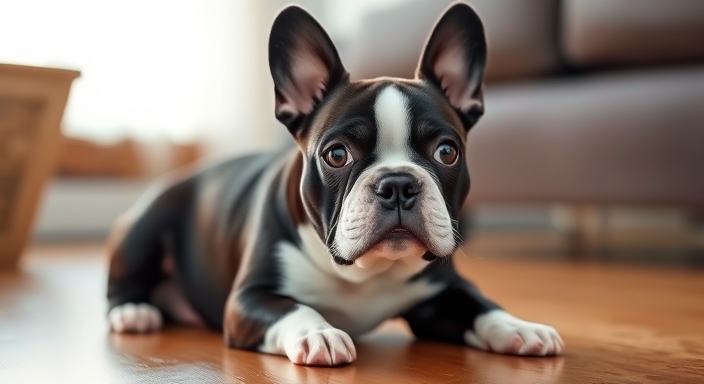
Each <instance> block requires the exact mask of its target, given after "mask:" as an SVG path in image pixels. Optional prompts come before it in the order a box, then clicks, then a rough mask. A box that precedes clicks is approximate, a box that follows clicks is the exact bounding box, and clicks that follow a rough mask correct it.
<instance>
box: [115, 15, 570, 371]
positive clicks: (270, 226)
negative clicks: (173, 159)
mask: <svg viewBox="0 0 704 384" xmlns="http://www.w3.org/2000/svg"><path fill="white" fill-rule="evenodd" d="M485 61H486V42H485V37H484V28H483V26H482V22H481V20H480V19H479V17H478V15H477V14H476V13H475V11H474V10H473V9H472V8H471V7H470V6H468V5H466V4H463V3H455V4H453V5H452V6H450V7H449V8H448V9H447V10H446V11H445V13H444V14H443V15H442V16H441V18H440V19H439V20H438V22H437V23H436V25H435V27H434V29H433V30H432V32H431V33H430V36H429V37H428V40H427V42H426V45H425V48H424V50H423V53H422V56H421V58H420V62H419V65H418V70H417V76H416V78H415V79H398V78H377V79H373V80H360V81H351V80H350V78H349V75H348V73H347V71H346V70H345V68H344V66H343V64H342V62H341V61H340V57H339V55H338V53H337V50H336V48H335V46H334V45H333V42H332V40H331V39H330V37H329V36H328V35H327V34H326V32H325V31H324V30H323V28H322V27H321V26H320V24H318V22H316V20H315V19H314V18H313V17H312V16H311V15H310V14H308V13H307V12H306V11H304V10H303V9H301V8H298V7H296V6H290V7H288V8H286V9H284V10H283V11H282V12H281V13H280V14H279V15H278V16H277V18H276V19H275V21H274V23H273V26H272V29H271V34H270V39H269V65H270V70H271V75H272V77H273V80H274V93H275V99H276V103H275V114H276V117H277V119H278V120H279V121H280V122H281V123H283V125H284V126H286V128H287V129H288V131H289V133H290V134H291V136H292V137H293V139H294V141H295V143H296V145H295V146H291V147H290V148H287V149H284V150H280V151H274V152H269V153H259V154H253V155H248V156H244V157H239V158H235V159H231V160H227V161H225V162H222V163H218V164H216V165H210V166H207V167H203V168H200V169H196V170H193V171H183V172H178V173H177V174H176V175H171V176H169V177H168V178H167V179H166V180H163V181H162V182H161V183H158V184H157V185H156V186H154V187H153V188H152V189H151V190H149V191H148V192H147V193H146V194H145V196H143V197H142V198H141V200H139V201H138V202H137V203H136V205H135V206H134V207H132V208H131V209H130V210H129V211H128V212H126V213H125V214H124V215H123V216H121V218H120V219H118V223H117V224H116V226H115V228H114V229H113V231H112V233H111V237H110V243H109V254H110V271H109V277H108V292H107V296H108V301H109V312H108V321H109V323H110V327H111V329H112V331H113V332H156V331H158V330H159V329H161V327H162V325H163V322H164V319H167V320H171V321H174V322H177V323H185V324H193V325H203V326H209V327H212V328H215V329H219V330H222V331H223V334H224V340H225V343H226V344H227V346H229V347H231V348H240V349H246V350H254V351H259V352H264V353H269V354H278V355H285V356H287V357H288V358H289V359H290V360H291V361H292V362H293V363H295V364H301V365H322V366H335V365H341V364H347V363H350V362H353V361H354V360H355V359H356V357H357V355H356V351H355V345H354V342H353V339H354V338H355V337H357V336H359V335H362V334H364V333H365V332H368V331H370V330H372V329H374V328H375V327H376V326H378V325H379V324H380V323H382V322H383V321H385V320H387V319H390V318H395V317H400V318H403V319H405V321H406V322H407V323H408V325H409V327H410V329H411V330H412V332H413V333H414V335H415V336H416V337H417V338H419V339H426V340H434V341H442V342H449V343H457V344H463V345H467V346H470V347H474V348H478V349H482V350H486V351H492V352H498V353H506V354H516V355H537V356H546V355H556V354H560V353H561V352H562V350H563V347H564V344H563V341H562V339H561V338H560V336H559V335H558V333H557V332H556V331H555V329H554V328H552V327H549V326H546V325H542V324H537V323H531V322H527V321H524V320H521V319H518V318H516V317H514V316H512V315H510V314H509V313H507V312H506V311H504V310H502V309H501V307H499V306H498V305H497V304H495V303H494V302H492V301H490V300H489V299H487V298H485V297H484V296H482V294H481V293H480V292H479V291H478V290H477V289H476V288H475V287H474V286H473V285H472V284H470V283H469V282H467V281H466V280H464V279H463V278H462V277H460V276H459V275H458V273H457V272H456V271H455V270H454V268H453V265H452V263H451V261H450V258H451V257H452V255H453V254H454V252H455V251H456V250H457V248H458V246H459V244H460V237H459V232H458V217H459V215H460V212H461V211H460V210H461V206H462V203H463V202H464V201H465V198H466V197H467V195H468V193H469V187H470V180H469V172H468V170H467V163H466V161H465V148H466V146H465V142H466V136H467V133H468V131H469V130H470V128H472V127H473V126H474V125H475V124H476V122H477V121H478V120H479V118H480V117H481V116H482V114H483V112H484V101H483V79H482V78H483V72H484V66H485Z"/></svg>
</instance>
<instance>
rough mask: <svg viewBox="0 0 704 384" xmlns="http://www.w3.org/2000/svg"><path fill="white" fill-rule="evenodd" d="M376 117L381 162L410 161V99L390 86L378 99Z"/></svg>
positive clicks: (377, 148)
mask: <svg viewBox="0 0 704 384" xmlns="http://www.w3.org/2000/svg"><path fill="white" fill-rule="evenodd" d="M374 115H375V117H376V125H377V128H378V133H377V145H376V153H377V155H378V156H379V160H380V161H381V162H389V161H394V160H396V161H403V160H405V161H408V160H409V148H408V145H409V134H410V124H411V123H410V114H409V111H408V98H407V97H406V95H404V94H403V93H402V92H401V91H400V90H398V88H396V87H395V86H393V85H389V86H387V87H386V88H384V89H383V90H382V91H381V92H380V93H379V95H378V96H377V97H376V101H375V103H374Z"/></svg>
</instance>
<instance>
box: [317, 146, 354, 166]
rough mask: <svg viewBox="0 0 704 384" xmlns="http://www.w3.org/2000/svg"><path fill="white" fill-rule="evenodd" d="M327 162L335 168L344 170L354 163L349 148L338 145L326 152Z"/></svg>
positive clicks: (324, 156)
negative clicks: (343, 168)
mask: <svg viewBox="0 0 704 384" xmlns="http://www.w3.org/2000/svg"><path fill="white" fill-rule="evenodd" d="M323 158H324V159H325V162H326V163H328V165H329V166H331V167H333V168H342V167H344V166H345V165H347V164H349V163H351V162H352V156H350V155H349V154H348V153H347V148H345V147H343V146H342V145H338V146H335V147H333V148H332V149H330V150H329V151H327V152H325V154H324V155H323Z"/></svg>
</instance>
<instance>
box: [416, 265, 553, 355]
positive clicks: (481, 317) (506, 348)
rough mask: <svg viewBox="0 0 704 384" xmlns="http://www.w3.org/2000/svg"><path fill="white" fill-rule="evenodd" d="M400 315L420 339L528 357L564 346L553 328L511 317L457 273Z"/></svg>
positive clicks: (547, 353)
mask: <svg viewBox="0 0 704 384" xmlns="http://www.w3.org/2000/svg"><path fill="white" fill-rule="evenodd" d="M403 317H404V318H405V319H406V321H408V324H409V325H410V327H411V330H413V333H414V334H415V335H416V336H417V337H418V338H421V339H430V340H437V341H446V342H451V343H458V344H466V345H469V346H471V347H474V348H479V349H483V350H486V351H491V352H497V353H507V354H514V355H531V356H548V355H559V354H560V353H562V349H563V347H564V343H563V342H562V338H560V335H559V334H558V333H557V331H555V329H554V328H553V327H550V326H547V325H544V324H539V323H532V322H529V321H525V320H521V319H519V318H517V317H515V316H512V315H511V314H509V313H508V312H506V311H504V310H502V309H501V308H500V307H499V306H497V305H496V304H494V303H493V302H491V301H490V300H488V299H487V298H485V297H484V296H483V295H482V294H481V293H480V292H479V291H478V290H477V289H476V288H475V287H474V286H472V285H471V284H470V283H468V282H467V281H464V280H463V279H462V278H461V277H459V276H456V277H455V278H454V281H453V282H452V283H451V284H449V285H448V287H447V288H446V289H445V290H444V291H443V292H441V293H440V294H438V295H437V296H436V297H434V298H432V299H430V300H427V301H425V302H424V303H421V304H419V305H417V306H416V307H414V308H412V309H411V310H410V311H408V312H406V313H405V314H404V315H403Z"/></svg>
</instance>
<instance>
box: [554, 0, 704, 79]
mask: <svg viewBox="0 0 704 384" xmlns="http://www.w3.org/2000/svg"><path fill="white" fill-rule="evenodd" d="M562 16H563V17H562V23H563V24H562V27H563V31H564V33H563V40H562V47H563V50H564V52H565V55H566V56H567V59H568V61H570V62H572V63H574V64H576V65H578V66H606V65H638V64H661V63H674V62H686V61H694V60H697V59H704V1H702V0H660V1H643V0H565V1H564V4H563V8H562Z"/></svg>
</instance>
